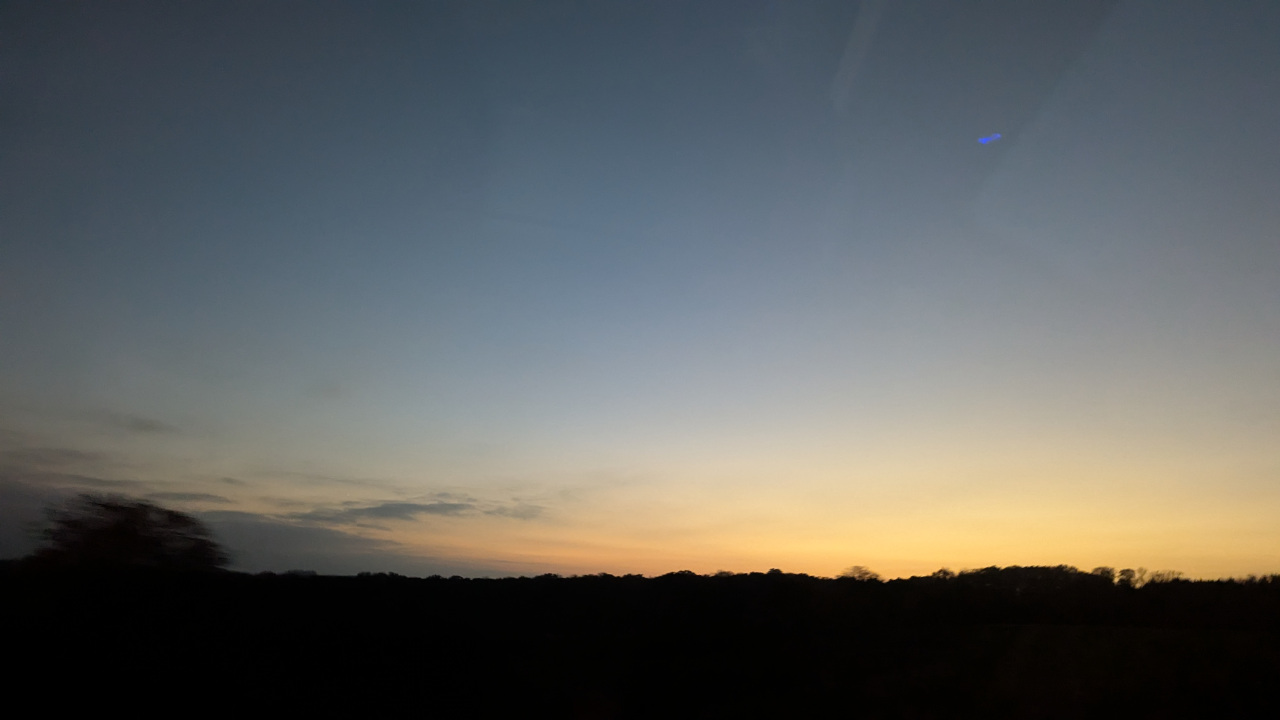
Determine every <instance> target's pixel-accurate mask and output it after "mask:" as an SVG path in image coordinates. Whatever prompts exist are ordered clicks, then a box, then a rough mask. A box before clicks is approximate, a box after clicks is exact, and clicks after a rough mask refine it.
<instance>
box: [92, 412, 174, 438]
mask: <svg viewBox="0 0 1280 720" xmlns="http://www.w3.org/2000/svg"><path fill="white" fill-rule="evenodd" d="M102 422H103V423H104V424H106V425H107V426H108V427H111V428H113V429H115V430H123V431H125V432H129V433H135V434H139V435H167V434H172V433H176V432H178V428H176V427H174V426H173V425H170V424H168V423H165V422H161V421H159V420H156V419H154V418H147V417H142V416H140V415H130V414H128V413H105V414H104V415H102Z"/></svg>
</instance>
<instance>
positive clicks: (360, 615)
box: [0, 566, 1280, 718]
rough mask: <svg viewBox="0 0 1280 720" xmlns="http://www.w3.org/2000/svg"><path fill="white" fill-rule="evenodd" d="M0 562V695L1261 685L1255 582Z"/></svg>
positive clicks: (338, 704)
mask: <svg viewBox="0 0 1280 720" xmlns="http://www.w3.org/2000/svg"><path fill="white" fill-rule="evenodd" d="M0 578H2V579H0V582H2V583H3V585H2V588H0V589H2V591H3V595H2V597H3V603H4V606H5V618H6V625H7V629H6V630H5V651H6V652H5V654H6V656H7V657H9V658H12V659H13V660H16V661H17V663H18V667H17V669H15V670H9V671H6V673H5V674H6V676H7V677H6V680H7V683H6V684H8V685H9V686H10V687H11V688H12V690H11V692H10V693H9V694H10V699H11V701H14V699H15V698H24V697H27V696H30V697H34V698H38V699H41V700H43V701H44V702H45V703H46V704H45V706H44V707H45V708H46V709H50V708H56V707H59V706H66V705H68V704H75V705H80V706H89V707H95V706H96V707H100V708H101V709H102V710H103V711H104V712H106V711H107V710H108V709H113V708H120V707H125V708H131V709H132V713H131V714H133V715H135V716H137V715H143V716H148V715H159V714H163V715H172V714H178V713H186V712H191V713H196V714H204V713H205V712H218V711H222V712H229V713H237V714H239V713H242V712H248V711H249V710H256V709H260V708H265V707H272V706H274V707H284V708H287V709H288V712H290V714H291V715H293V714H297V713H301V712H307V711H319V712H324V713H325V714H330V713H332V712H334V711H337V710H346V711H351V712H357V713H360V714H361V715H362V716H363V715H373V716H383V715H392V714H394V715H396V716H413V717H472V716H482V717H485V716H502V717H515V716H521V715H523V714H536V715H538V716H551V717H583V718H591V717H600V718H610V717H620V718H621V717H902V718H930V717H1063V718H1066V717H1073V718H1074V717H1105V716H1118V715H1125V716H1128V717H1134V716H1137V717H1171V716H1190V717H1212V716H1221V717H1232V716H1236V717H1238V716H1243V715H1245V714H1249V715H1257V713H1258V711H1259V710H1262V711H1263V712H1264V714H1267V715H1269V714H1271V712H1273V711H1274V708H1273V706H1275V705H1276V704H1277V703H1276V701H1275V690H1276V688H1278V687H1280V652H1278V648H1280V646H1278V645H1277V640H1278V639H1280V578H1267V579H1263V580H1254V581H1241V582H1195V583H1192V582H1185V581H1174V582H1162V583H1153V584H1148V585H1146V586H1144V587H1141V588H1133V587H1128V586H1123V585H1116V584H1113V583H1112V582H1111V581H1109V580H1107V579H1106V578H1101V577H1098V576H1096V575H1091V574H1086V573H1079V572H1075V571H1073V570H1071V569H1068V568H1004V569H997V568H990V569H987V570H983V571H977V572H972V573H966V574H961V575H959V576H952V577H928V578H912V579H910V580H894V581H889V582H877V581H858V580H851V579H835V580H831V579H822V578H814V577H809V576H804V575H789V574H785V573H777V572H771V573H768V574H761V573H754V574H749V575H747V574H743V575H732V576H715V577H703V576H697V575H693V574H691V573H675V574H671V575H666V576H662V577H658V578H650V579H646V578H642V577H639V576H627V577H612V576H590V577H576V578H556V577H553V576H544V577H539V578H513V579H502V580H467V579H462V578H453V579H447V578H428V579H413V578H403V577H398V576H384V575H377V576H362V577H302V576H263V575H258V576H249V575H241V574H234V573H204V574H187V575H156V574H147V573H139V572H128V573H122V572H97V573H86V572H79V573H69V572H65V571H64V572H56V573H55V572H48V571H46V572H32V571H26V570H22V569H20V568H19V567H17V566H9V567H6V568H5V569H4V570H2V571H0ZM1259 703H1262V705H1261V706H1259Z"/></svg>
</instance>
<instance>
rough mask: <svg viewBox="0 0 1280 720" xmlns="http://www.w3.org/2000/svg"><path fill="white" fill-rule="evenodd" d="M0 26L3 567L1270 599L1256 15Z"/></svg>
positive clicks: (1263, 114)
mask: <svg viewBox="0 0 1280 720" xmlns="http://www.w3.org/2000/svg"><path fill="white" fill-rule="evenodd" d="M0 12H2V13H3V15H4V18H3V20H0V28H3V30H0V35H2V38H0V39H2V40H3V42H2V43H0V46H2V47H3V48H4V49H3V50H0V70H2V71H3V72H2V73H0V82H2V83H3V88H2V90H0V94H2V95H3V97H5V98H6V100H5V101H4V102H5V111H4V113H3V116H2V117H0V157H3V158H4V162H3V163H0V327H2V328H3V332H0V363H3V366H4V367H5V369H6V371H5V372H4V373H3V376H2V377H0V430H2V432H0V442H2V443H3V448H0V453H3V455H0V492H3V493H4V498H5V502H4V503H3V504H4V506H5V508H6V509H5V511H4V517H3V520H4V532H3V533H0V550H3V551H4V553H5V554H8V555H17V554H21V553H23V552H26V551H27V550H28V549H29V547H30V542H31V541H30V539H29V536H28V535H29V534H28V532H27V529H28V528H29V527H30V523H32V522H33V521H34V520H36V519H38V517H39V508H40V507H41V506H42V505H43V504H45V503H47V502H50V501H52V500H54V499H56V498H58V497H64V496H66V495H68V494H70V493H74V492H77V491H81V490H95V491H104V490H110V491H116V492H124V493H129V494H133V495H137V496H147V497H151V498H152V499H154V500H156V501H157V502H162V503H164V504H167V505H170V506H173V507H179V508H182V509H185V510H189V511H192V512H196V513H199V514H201V515H202V516H203V517H205V518H206V519H208V520H209V521H210V523H211V524H212V525H213V526H214V527H215V529H216V530H218V532H219V534H220V537H222V538H223V540H224V541H225V542H226V543H227V544H228V546H229V547H230V548H231V550H232V552H233V555H235V556H236V557H237V562H238V563H239V566H240V567H243V568H245V569H254V570H257V569H273V570H285V569H290V568H293V567H307V568H315V569H319V570H321V571H328V572H355V571H357V570H360V569H370V570H380V569H392V570H398V571H402V572H409V573H412V574H427V573H430V572H447V573H453V572H458V573H461V574H510V573H530V572H545V571H554V572H598V571H610V572H645V573H655V572H666V571H670V570H676V569H684V568H689V569H693V570H697V571H714V570H718V569H730V570H758V569H766V568H768V567H782V568H784V569H788V570H794V571H804V572H811V573H815V574H834V573H835V572H838V571H839V570H840V569H842V568H843V567H845V566H848V565H852V564H863V565H869V566H871V567H873V568H875V569H877V570H879V571H880V572H882V573H884V574H887V575H896V574H910V573H913V572H928V571H932V570H933V569H936V568H937V567H941V566H944V565H945V566H951V567H953V568H958V567H968V566H982V565H991V564H1001V565H1004V564H1015V563H1017V564H1058V563H1062V562H1066V563H1071V564H1077V565H1080V566H1086V567H1091V566H1093V565H1101V564H1107V565H1116V566H1129V565H1131V566H1138V565H1145V566H1147V567H1153V568H1154V567H1169V568H1174V569H1180V570H1183V571H1185V572H1188V573H1189V574H1192V575H1204V576H1218V575H1228V574H1243V573H1247V572H1270V571H1274V570H1275V569H1276V563H1277V561H1280V557H1278V556H1277V552H1276V550H1275V548H1276V547H1280V545H1278V544H1277V542H1276V541H1277V540H1280V537H1278V536H1277V535H1278V533H1280V530H1277V529H1276V526H1275V524H1274V522H1272V521H1271V520H1270V518H1273V517H1274V511H1275V510H1276V509H1277V507H1280V493H1278V492H1277V488H1278V487H1280V485H1277V480H1278V479H1280V478H1277V474H1276V473H1277V471H1278V470H1280V453H1278V451H1277V449H1276V448H1275V447H1274V442H1273V438H1274V437H1275V435H1276V431H1277V430H1280V411H1277V409H1276V408H1278V407H1280V403H1278V402H1277V401H1280V383H1277V382H1276V380H1277V373H1280V232H1278V231H1280V212H1278V211H1277V210H1276V208H1277V207H1280V203H1276V202H1275V198H1276V197H1277V196H1280V99H1278V98H1280V92H1277V90H1280V88H1277V87H1276V85H1277V82H1278V80H1277V78H1280V48H1277V47H1276V44H1275V43H1274V41H1273V40H1274V38H1275V37H1276V36H1277V35H1280V10H1277V8H1276V7H1274V6H1273V4H1271V3H1267V2H1239V3H1231V4H1229V5H1225V6H1224V5H1222V4H1218V3H1197V2H1177V3H1173V2H1137V1H1129V0H1126V1H1122V2H1095V3H1079V2H1061V3H1035V4H1029V3H1018V2H987V3H971V4H963V3H946V2H920V3H892V2H863V3H861V4H859V3H801V2H794V3H792V2H788V3H776V2H773V3H740V2H735V3H698V4H696V5H689V4H687V3H643V4H613V3H540V4H533V5H525V4H518V3H512V4H503V3H497V4H492V5H485V4H475V3H433V4H422V5H394V4H386V5H378V6H372V7H369V6H358V5H355V4H351V5H344V4H332V3H331V4H323V3H322V4H311V3H307V4H300V3H299V4H290V3H278V4H271V5H266V6H264V5H261V4H254V3H242V4H238V3H229V4H228V3H218V4H212V3H210V4H190V5H185V6H181V7H176V6H175V7H166V6H148V5H112V6H101V5H96V4H72V5H66V6H58V7H48V6H42V5H37V4H13V5H8V6H6V7H5V8H4V9H3V11H0ZM997 132H998V133H1001V139H1000V140H999V141H997V142H994V143H988V144H982V143H979V142H978V140H979V138H983V137H988V136H990V135H991V134H993V133H997Z"/></svg>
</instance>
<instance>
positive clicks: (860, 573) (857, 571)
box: [840, 565, 880, 582]
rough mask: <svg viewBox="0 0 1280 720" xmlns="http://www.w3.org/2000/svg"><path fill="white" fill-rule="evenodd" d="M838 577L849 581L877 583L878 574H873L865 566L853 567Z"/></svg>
mask: <svg viewBox="0 0 1280 720" xmlns="http://www.w3.org/2000/svg"><path fill="white" fill-rule="evenodd" d="M840 577H842V578H849V579H851V580H869V581H873V582H879V580H880V573H877V572H874V571H873V570H871V569H870V568H868V567H866V566H865V565H854V566H853V567H851V568H849V569H848V570H845V571H844V572H842V573H840Z"/></svg>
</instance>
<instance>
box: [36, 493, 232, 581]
mask: <svg viewBox="0 0 1280 720" xmlns="http://www.w3.org/2000/svg"><path fill="white" fill-rule="evenodd" d="M49 521H50V526H49V527H48V529H46V530H45V531H44V533H43V534H44V539H45V541H46V545H45V547H43V548H41V549H39V550H37V551H36V553H35V554H34V555H33V556H32V561H33V563H34V564H36V565H47V566H77V567H92V566H112V567H120V566H128V567H146V568H155V569H165V570H213V569H217V568H221V567H222V566H224V565H226V564H227V562H228V558H227V555H226V553H224V552H223V550H222V548H221V547H219V546H218V544H217V543H216V542H214V540H213V537H212V534H211V533H210V532H209V530H208V528H206V527H205V525H204V523H202V522H200V521H199V520H197V519H196V518H194V517H192V516H190V515H187V514H186V513H181V512H178V511H176V510H168V509H166V508H162V507H159V506H157V505H153V504H151V503H149V502H144V501H141V500H132V499H129V498H123V497H109V496H98V495H80V496H79V497H77V498H75V499H74V500H72V501H70V502H69V503H67V504H66V505H64V506H62V507H55V508H52V509H50V510H49Z"/></svg>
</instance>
